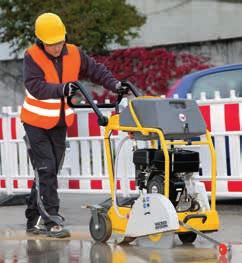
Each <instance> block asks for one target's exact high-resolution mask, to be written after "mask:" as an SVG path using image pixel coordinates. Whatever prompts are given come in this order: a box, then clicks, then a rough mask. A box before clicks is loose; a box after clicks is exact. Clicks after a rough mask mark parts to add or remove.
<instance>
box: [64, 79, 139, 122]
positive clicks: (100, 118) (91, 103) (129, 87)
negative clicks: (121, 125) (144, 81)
mask: <svg viewBox="0 0 242 263" xmlns="http://www.w3.org/2000/svg"><path fill="white" fill-rule="evenodd" d="M76 84H77V85H78V86H79V88H80V90H78V91H77V93H79V92H81V95H83V96H84V98H85V99H86V101H87V102H88V104H80V103H79V104H74V103H73V101H72V100H73V98H74V97H75V95H76V94H73V95H71V96H68V97H67V104H68V105H69V106H70V107H72V108H79V109H80V108H92V109H93V110H94V112H95V113H96V114H97V116H98V124H99V125H100V126H107V124H108V118H107V117H106V116H104V115H103V114H102V112H101V111H100V110H99V108H117V106H118V105H119V103H120V102H121V100H122V98H123V96H124V94H127V92H128V91H131V92H132V93H133V95H134V96H135V97H138V96H140V94H139V92H138V90H137V89H136V87H135V86H134V85H133V84H131V83H130V82H128V81H122V82H121V86H122V87H125V88H126V90H125V89H124V91H125V92H123V93H119V94H118V96H117V99H116V101H115V102H114V103H103V104H95V103H94V101H93V98H92V97H91V95H90V94H89V93H88V92H87V91H86V89H85V88H84V87H83V85H82V84H81V83H80V82H79V81H77V82H76Z"/></svg>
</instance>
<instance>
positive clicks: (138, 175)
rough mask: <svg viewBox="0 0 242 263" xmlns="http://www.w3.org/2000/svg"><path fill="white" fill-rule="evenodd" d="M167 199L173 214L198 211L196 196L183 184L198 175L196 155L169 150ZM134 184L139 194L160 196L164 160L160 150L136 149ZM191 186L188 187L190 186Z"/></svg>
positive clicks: (178, 150)
mask: <svg viewBox="0 0 242 263" xmlns="http://www.w3.org/2000/svg"><path fill="white" fill-rule="evenodd" d="M169 160H170V166H169V169H170V184H169V185H170V187H169V199H170V201H171V202H172V203H173V205H174V207H175V208H176V210H177V212H185V211H198V210H200V203H199V202H198V201H197V198H196V197H197V196H196V194H194V193H192V191H190V190H191V189H188V187H187V185H189V184H190V183H188V184H187V182H189V181H190V180H191V178H192V174H193V173H194V172H198V171H199V163H200V162H199V153H198V152H195V151H190V150H184V149H181V148H173V149H170V150H169ZM133 162H134V164H135V180H136V185H137V186H138V187H139V189H140V190H143V189H147V192H148V193H152V192H153V193H155V192H156V193H161V194H164V174H165V172H164V169H165V158H164V153H163V151H162V150H157V149H137V150H135V151H134V154H133ZM190 185H191V184H190Z"/></svg>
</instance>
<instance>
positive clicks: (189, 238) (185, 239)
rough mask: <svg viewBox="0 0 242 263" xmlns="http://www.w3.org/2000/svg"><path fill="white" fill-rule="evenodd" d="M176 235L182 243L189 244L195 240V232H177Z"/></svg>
mask: <svg viewBox="0 0 242 263" xmlns="http://www.w3.org/2000/svg"><path fill="white" fill-rule="evenodd" d="M178 237H179V239H180V240H181V242H182V243H183V244H189V243H190V244H191V243H193V242H194V241H195V240H196V238H197V234H196V233H194V232H186V233H180V234H178Z"/></svg>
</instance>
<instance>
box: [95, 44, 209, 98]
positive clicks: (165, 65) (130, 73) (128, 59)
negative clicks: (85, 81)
mask: <svg viewBox="0 0 242 263" xmlns="http://www.w3.org/2000/svg"><path fill="white" fill-rule="evenodd" d="M95 59H96V60H97V61H98V62H101V63H104V64H105V65H106V66H107V67H108V68H109V69H110V70H111V71H112V73H113V75H114V76H115V77H116V78H117V79H119V80H124V79H125V80H129V81H131V82H132V83H134V84H135V85H136V86H137V87H138V88H140V89H141V90H143V91H144V94H146V95H161V94H166V93H167V91H168V87H169V86H170V85H171V84H172V83H173V82H174V81H175V80H177V79H179V78H181V77H182V76H183V75H185V74H188V73H190V72H193V71H197V70H202V69H205V68H208V67H210V66H212V65H211V64H208V58H205V57H202V56H197V55H192V54H190V53H184V52H179V53H176V52H174V51H168V50H166V49H165V48H154V49H146V48H128V49H123V50H116V51H114V52H112V53H111V54H110V55H109V56H95ZM112 97H113V94H112V93H111V92H109V91H107V90H103V93H101V94H98V93H95V92H94V98H95V99H96V100H98V101H104V99H107V98H110V99H112Z"/></svg>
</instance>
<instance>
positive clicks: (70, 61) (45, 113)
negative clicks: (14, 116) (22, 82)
mask: <svg viewBox="0 0 242 263" xmlns="http://www.w3.org/2000/svg"><path fill="white" fill-rule="evenodd" d="M66 47H67V50H68V54H67V55H64V56H63V66H62V82H63V83H65V82H70V81H76V80H78V76H79V71H80V66H81V59H80V53H79V50H78V48H77V47H76V46H75V45H71V44H66ZM27 51H28V53H29V54H30V56H31V57H32V59H33V60H34V62H35V63H36V64H37V65H38V66H39V67H40V68H41V69H42V71H43V72H44V77H45V81H46V82H49V83H55V84H58V83H61V82H60V80H59V77H58V73H57V70H56V68H55V66H54V64H53V63H52V61H51V60H50V59H49V58H48V57H47V56H46V54H45V53H44V51H43V50H42V49H41V48H39V47H38V46H37V45H36V44H35V45H33V46H32V47H30V48H28V50H27ZM64 109H65V122H66V125H67V126H70V125H71V124H72V123H73V120H74V112H73V110H72V109H71V108H70V107H69V106H68V105H67V103H66V100H65V105H64ZM60 110H61V99H47V100H39V99H37V98H35V97H34V96H32V95H31V94H30V93H29V92H28V91H27V89H26V97H25V100H24V103H23V106H22V109H21V114H20V118H21V121H22V122H24V123H27V124H30V125H32V126H36V127H40V128H44V129H51V128H53V127H55V125H56V124H57V123H58V121H59V118H60Z"/></svg>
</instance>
